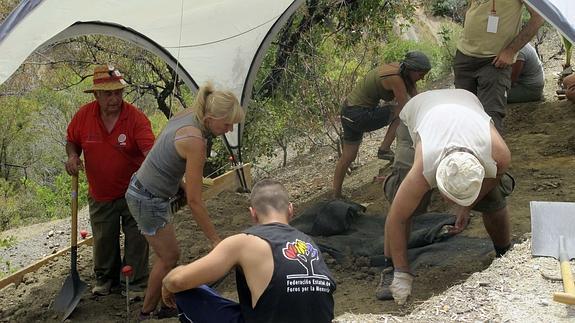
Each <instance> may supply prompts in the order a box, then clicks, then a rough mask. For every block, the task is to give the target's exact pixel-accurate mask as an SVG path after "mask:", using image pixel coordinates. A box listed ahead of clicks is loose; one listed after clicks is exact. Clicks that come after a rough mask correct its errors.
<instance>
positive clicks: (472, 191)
mask: <svg viewBox="0 0 575 323" xmlns="http://www.w3.org/2000/svg"><path fill="white" fill-rule="evenodd" d="M483 177H485V169H484V168H483V165H481V163H480V162H479V160H478V159H477V157H475V156H474V155H473V154H470V153H468V152H463V151H456V152H453V153H451V154H448V155H447V156H445V157H444V158H443V159H442V160H441V162H439V166H438V167H437V173H436V174H435V180H436V181H437V188H438V189H439V191H440V192H441V193H442V194H443V195H445V196H447V197H448V198H449V199H450V200H452V201H453V202H455V203H457V204H458V205H461V206H469V205H471V204H473V202H474V201H475V200H476V199H477V196H478V195H479V191H480V190H481V185H482V183H483Z"/></svg>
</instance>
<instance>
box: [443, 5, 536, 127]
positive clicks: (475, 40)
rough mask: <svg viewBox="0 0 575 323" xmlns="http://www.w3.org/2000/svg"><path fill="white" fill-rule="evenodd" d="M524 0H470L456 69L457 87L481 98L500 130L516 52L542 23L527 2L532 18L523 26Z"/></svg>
mask: <svg viewBox="0 0 575 323" xmlns="http://www.w3.org/2000/svg"><path fill="white" fill-rule="evenodd" d="M523 5H524V4H523V1H522V0H470V4H469V8H468V9H467V12H466V14H465V24H464V26H463V34H462V35H461V38H460V39H459V43H458V45H457V52H456V54H455V61H454V66H453V71H454V74H455V87H456V88H458V89H465V90H468V91H470V92H472V93H474V94H475V95H477V97H478V98H479V101H481V103H482V104H483V107H484V108H485V112H487V114H488V115H489V116H490V117H491V118H492V120H493V122H494V123H495V127H496V128H497V130H498V131H499V132H502V130H503V118H504V117H505V106H506V105H507V91H508V90H509V88H510V87H511V66H512V64H513V62H514V61H515V58H516V57H517V52H519V50H520V49H521V48H523V46H525V44H527V43H528V42H529V41H530V40H531V39H532V38H533V36H535V34H536V33H537V30H538V29H539V27H541V25H542V24H543V18H541V16H540V15H539V14H537V12H535V10H533V9H532V8H531V7H529V6H528V5H525V8H526V9H527V11H528V12H529V15H530V19H529V21H528V22H527V23H526V24H525V26H523V28H521V13H522V8H523Z"/></svg>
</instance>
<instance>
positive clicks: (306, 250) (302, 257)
mask: <svg viewBox="0 0 575 323" xmlns="http://www.w3.org/2000/svg"><path fill="white" fill-rule="evenodd" d="M244 233H246V234H251V235H254V236H257V237H260V238H262V239H264V240H265V241H267V242H268V243H269V244H270V246H271V248H272V254H273V258H274V272H273V274H272V278H271V281H270V283H269V285H268V286H267V287H266V289H265V291H264V292H263V294H262V295H261V296H260V298H259V300H258V302H257V304H256V307H255V308H252V297H251V292H250V289H249V287H248V285H247V283H246V279H245V277H244V275H243V273H242V272H241V270H237V271H236V283H237V290H238V297H239V301H240V304H241V308H242V315H243V317H244V319H245V321H246V322H248V323H251V322H262V323H263V322H266V323H267V322H273V323H282V322H285V323H288V322H295V323H305V322H310V323H312V322H313V323H323V322H326V323H327V322H331V321H332V320H333V296H332V294H333V292H334V291H335V288H336V286H335V281H334V280H333V278H332V277H331V274H330V272H329V270H328V268H327V266H326V264H325V262H324V260H323V257H322V255H321V252H320V251H319V249H318V247H317V246H316V245H315V243H314V242H313V240H312V239H311V238H310V237H308V236H307V235H305V234H304V233H302V232H300V231H298V230H297V229H295V228H293V227H291V226H289V225H286V224H281V223H270V224H265V225H257V226H254V227H251V228H249V229H248V230H246V231H244Z"/></svg>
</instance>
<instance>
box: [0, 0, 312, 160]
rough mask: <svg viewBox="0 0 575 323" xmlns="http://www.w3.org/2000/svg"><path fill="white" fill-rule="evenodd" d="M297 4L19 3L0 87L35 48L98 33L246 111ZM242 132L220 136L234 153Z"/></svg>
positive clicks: (3, 51) (281, 0) (7, 35)
mask: <svg viewBox="0 0 575 323" xmlns="http://www.w3.org/2000/svg"><path fill="white" fill-rule="evenodd" d="M302 2H303V0H180V1H175V0H168V1H159V0H122V1H119V0H23V1H22V2H21V3H20V4H19V5H18V7H17V8H16V9H14V11H13V12H12V13H11V14H10V16H8V17H7V18H6V19H5V21H4V22H3V24H2V25H0V84H1V83H3V82H5V81H6V80H7V79H8V78H9V77H10V75H12V73H14V71H16V69H18V67H19V66H20V65H21V64H22V63H23V62H24V60H25V59H26V58H27V57H28V56H29V55H30V54H32V53H33V52H34V50H36V49H37V48H39V47H42V46H44V45H49V44H52V43H55V42H58V41H61V40H64V39H67V38H71V37H76V36H80V35H90V34H103V35H111V36H116V37H118V38H122V39H125V40H127V41H130V42H132V43H134V44H137V45H138V46H140V47H142V48H145V49H147V50H149V51H151V52H153V53H155V54H157V55H159V56H160V57H161V58H162V59H163V60H165V61H166V62H167V63H168V64H169V65H170V66H171V67H172V68H173V69H174V70H176V71H177V72H178V75H179V77H180V78H181V79H182V80H184V82H185V83H186V84H187V85H188V86H189V87H190V88H191V89H192V90H194V91H195V90H197V88H198V85H202V84H203V83H205V82H206V81H212V82H213V83H214V84H215V85H216V86H217V87H222V88H226V89H229V90H231V91H233V92H234V93H236V95H237V96H238V98H239V99H240V101H241V104H242V106H244V108H246V107H247V102H248V101H249V99H250V93H251V88H252V86H253V81H254V78H255V76H256V72H257V70H258V68H259V67H260V64H261V61H262V59H263V56H264V55H265V52H266V50H267V48H268V47H269V44H270V42H271V40H272V38H273V36H274V35H275V34H276V33H277V31H278V30H279V29H280V28H281V26H282V25H283V24H284V23H285V21H286V20H287V19H288V18H289V17H290V16H291V15H292V14H293V12H294V11H295V10H296V9H297V7H299V5H301V3H302ZM241 128H242V125H236V127H234V132H233V133H231V134H228V135H227V136H226V138H227V142H228V144H229V145H230V146H231V148H232V149H233V150H235V153H236V154H238V153H239V149H237V148H238V147H239V144H240V139H241V132H242V130H241ZM239 157H240V159H241V155H240V156H239Z"/></svg>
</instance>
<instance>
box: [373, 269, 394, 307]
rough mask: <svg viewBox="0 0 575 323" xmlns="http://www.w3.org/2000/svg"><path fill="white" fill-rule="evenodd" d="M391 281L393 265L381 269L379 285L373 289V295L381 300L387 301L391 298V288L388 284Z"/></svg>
mask: <svg viewBox="0 0 575 323" xmlns="http://www.w3.org/2000/svg"><path fill="white" fill-rule="evenodd" d="M392 282H393V267H391V266H389V267H385V268H384V269H383V270H382V271H381V276H380V278H379V285H377V288H376V289H375V297H376V298H377V299H379V300H381V301H387V300H391V299H393V296H392V295H391V290H390V289H389V286H391V283H392Z"/></svg>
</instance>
